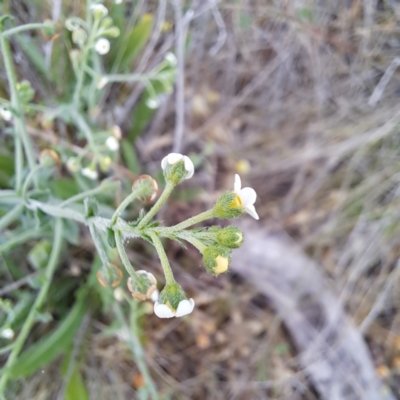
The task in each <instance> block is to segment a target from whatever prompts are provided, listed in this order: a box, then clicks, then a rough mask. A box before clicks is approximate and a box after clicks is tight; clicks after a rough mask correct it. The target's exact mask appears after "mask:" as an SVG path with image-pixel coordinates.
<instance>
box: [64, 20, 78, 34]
mask: <svg viewBox="0 0 400 400" xmlns="http://www.w3.org/2000/svg"><path fill="white" fill-rule="evenodd" d="M65 27H66V28H67V29H68V30H69V31H71V32H73V31H74V30H75V29H78V28H79V23H78V22H77V20H76V18H68V19H67V20H66V21H65Z"/></svg>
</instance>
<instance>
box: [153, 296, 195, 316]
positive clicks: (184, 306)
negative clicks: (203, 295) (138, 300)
mask: <svg viewBox="0 0 400 400" xmlns="http://www.w3.org/2000/svg"><path fill="white" fill-rule="evenodd" d="M193 308H194V300H193V299H190V300H186V299H185V300H181V301H180V302H179V305H178V308H177V309H176V310H173V309H172V308H170V307H168V306H167V305H166V304H160V303H159V302H158V301H156V303H155V304H154V314H156V315H157V317H159V318H172V317H183V316H184V315H187V314H190V313H191V312H192V311H193Z"/></svg>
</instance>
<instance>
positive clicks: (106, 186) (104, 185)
mask: <svg viewBox="0 0 400 400" xmlns="http://www.w3.org/2000/svg"><path fill="white" fill-rule="evenodd" d="M117 186H119V182H115V181H114V182H113V181H110V180H104V181H102V182H101V184H100V185H99V186H97V187H95V188H94V189H90V190H86V191H85V192H83V193H79V194H77V195H75V196H72V197H70V198H69V199H67V200H64V201H63V202H62V203H61V204H60V205H59V207H61V208H63V207H65V206H66V205H67V204H70V203H75V202H77V201H79V200H83V199H84V198H86V197H89V196H94V195H95V194H98V193H101V192H103V191H105V190H112V189H114V187H115V188H116V187H117Z"/></svg>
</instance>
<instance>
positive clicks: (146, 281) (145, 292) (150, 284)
mask: <svg viewBox="0 0 400 400" xmlns="http://www.w3.org/2000/svg"><path fill="white" fill-rule="evenodd" d="M136 274H137V275H136V279H135V280H134V279H133V278H132V277H129V278H128V281H127V286H128V289H129V291H130V292H131V295H132V297H133V298H135V299H136V300H141V301H144V300H148V299H151V296H152V294H153V293H154V292H155V290H156V289H157V280H156V278H155V277H154V275H153V274H151V273H150V272H147V271H145V270H140V271H137V272H136Z"/></svg>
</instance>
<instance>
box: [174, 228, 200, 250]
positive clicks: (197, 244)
mask: <svg viewBox="0 0 400 400" xmlns="http://www.w3.org/2000/svg"><path fill="white" fill-rule="evenodd" d="M177 236H178V237H179V238H180V239H183V240H186V241H187V242H189V243H190V244H192V245H193V246H194V247H196V249H197V250H198V251H199V252H200V253H202V254H203V252H204V250H205V249H206V248H207V246H206V245H205V244H204V243H203V242H201V241H200V240H199V239H197V238H195V237H194V236H193V235H192V234H191V233H189V232H186V231H185V232H182V234H180V235H177Z"/></svg>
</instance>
